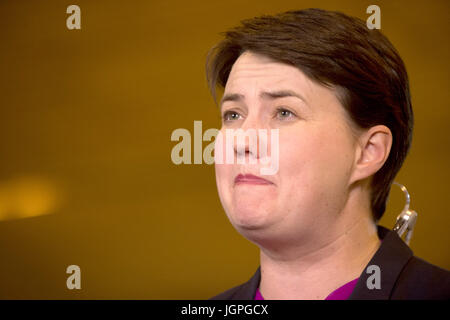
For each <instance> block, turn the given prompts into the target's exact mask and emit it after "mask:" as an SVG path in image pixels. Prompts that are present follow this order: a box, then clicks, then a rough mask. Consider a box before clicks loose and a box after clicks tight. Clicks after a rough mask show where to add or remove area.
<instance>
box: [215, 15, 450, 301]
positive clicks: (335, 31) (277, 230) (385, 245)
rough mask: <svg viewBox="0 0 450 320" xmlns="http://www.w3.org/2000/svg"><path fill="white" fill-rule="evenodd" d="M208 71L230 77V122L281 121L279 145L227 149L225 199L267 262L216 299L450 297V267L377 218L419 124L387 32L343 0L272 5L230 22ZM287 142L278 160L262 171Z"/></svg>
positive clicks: (220, 177)
mask: <svg viewBox="0 0 450 320" xmlns="http://www.w3.org/2000/svg"><path fill="white" fill-rule="evenodd" d="M207 76H208V82H209V85H210V88H211V91H212V93H213V96H214V98H215V89H216V87H217V86H221V87H223V88H224V94H223V97H222V100H221V102H220V111H221V114H222V120H223V121H222V129H221V133H222V134H224V135H223V136H225V131H227V130H237V129H242V130H243V131H247V130H255V131H257V130H260V129H266V130H267V131H269V132H275V131H276V132H277V134H278V140H277V146H276V148H275V146H274V145H273V143H271V142H269V146H268V155H267V157H266V156H264V155H262V154H261V149H260V148H255V147H254V146H252V145H251V141H250V139H247V140H248V141H247V140H245V143H244V145H243V146H242V145H241V146H239V145H236V146H234V148H233V149H232V152H233V153H234V154H233V157H234V159H235V160H236V159H237V158H243V157H244V159H246V160H248V161H245V163H242V162H239V161H233V162H232V163H229V162H226V163H224V162H220V163H216V179H217V187H218V191H219V196H220V200H221V203H222V205H223V207H224V209H225V212H226V214H227V216H228V218H229V220H230V222H231V223H232V225H233V226H234V227H235V228H236V230H237V231H238V232H240V233H241V234H242V235H243V236H244V237H246V238H247V239H248V240H250V241H252V242H253V243H255V244H256V245H257V246H258V247H259V248H260V268H258V270H257V271H256V273H255V274H254V275H253V277H252V278H251V279H250V280H249V281H248V282H246V283H244V284H242V285H240V286H238V287H235V288H232V289H230V290H228V291H226V292H224V293H222V294H219V295H218V296H216V297H214V299H348V298H350V299H433V298H438V299H447V298H450V289H449V288H450V276H449V272H448V271H446V270H443V269H440V268H438V267H435V266H433V265H431V264H428V263H427V262H424V261H423V260H420V259H418V258H416V257H414V256H413V254H412V251H411V250H410V249H409V247H408V246H407V245H406V244H404V243H403V241H402V240H401V239H400V238H399V237H398V236H397V235H396V234H395V233H394V232H392V231H389V230H387V229H385V228H382V227H377V221H378V220H379V219H380V218H381V216H382V215H383V213H384V211H385V206H386V200H387V196H388V194H389V190H390V187H391V184H392V182H393V179H394V177H395V175H396V174H397V172H398V171H399V169H400V167H401V165H402V163H403V161H404V159H405V157H406V155H407V152H408V150H409V147H410V144H411V137H412V128H413V112H412V108H411V101H410V94H409V84H408V77H407V73H406V69H405V66H404V64H403V61H402V59H401V58H400V56H399V55H398V53H397V52H396V50H395V49H394V47H393V46H392V44H391V43H390V42H389V40H388V39H387V38H385V37H384V36H383V35H382V34H381V33H380V32H379V31H378V30H376V29H374V30H369V29H368V28H367V26H366V24H365V22H363V21H361V20H359V19H356V18H351V17H348V16H346V15H344V14H342V13H338V12H329V11H324V10H319V9H308V10H301V11H290V12H286V13H283V14H279V15H276V16H262V17H258V18H254V19H250V20H246V21H244V22H243V24H242V26H239V27H237V28H234V29H232V30H231V31H228V32H227V33H226V34H225V39H224V40H223V41H222V42H221V43H219V44H218V45H217V46H216V47H215V48H214V49H213V50H212V51H211V53H210V55H209V56H208V61H207ZM257 132H259V131H257ZM258 139H261V137H259V136H258ZM268 141H269V140H268ZM233 142H234V141H233ZM274 150H277V157H276V158H277V161H279V163H277V168H278V170H277V171H276V172H275V173H274V174H271V175H262V174H261V169H262V168H263V167H267V166H270V165H271V164H270V163H269V162H270V161H273V159H275V158H274V155H273V153H274ZM216 151H218V150H216ZM220 151H221V150H220ZM271 153H272V154H271ZM269 155H270V158H268V156H269ZM262 158H268V159H269V161H264V162H263V161H259V160H262ZM251 160H255V161H253V162H252V161H251ZM265 160H267V159H265Z"/></svg>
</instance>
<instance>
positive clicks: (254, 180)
mask: <svg viewBox="0 0 450 320" xmlns="http://www.w3.org/2000/svg"><path fill="white" fill-rule="evenodd" d="M234 184H256V185H268V184H273V183H272V182H270V181H269V180H266V179H264V178H261V177H258V176H255V175H253V174H238V175H237V176H236V178H235V179H234Z"/></svg>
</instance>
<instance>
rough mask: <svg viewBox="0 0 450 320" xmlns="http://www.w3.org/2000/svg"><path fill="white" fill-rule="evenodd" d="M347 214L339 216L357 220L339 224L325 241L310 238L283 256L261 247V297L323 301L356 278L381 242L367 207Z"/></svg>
mask: <svg viewBox="0 0 450 320" xmlns="http://www.w3.org/2000/svg"><path fill="white" fill-rule="evenodd" d="M360 209H362V208H360ZM350 212H353V213H354V214H349V213H350ZM350 212H347V214H343V215H341V216H342V217H345V216H348V217H351V216H354V217H359V218H357V219H343V220H344V221H340V222H338V223H337V224H336V227H335V228H334V229H333V230H330V232H329V233H327V235H325V236H324V237H326V240H325V241H323V239H321V240H319V241H318V239H311V241H307V242H303V243H302V245H299V246H295V247H291V248H289V250H287V251H285V252H283V253H280V251H279V250H277V251H276V252H275V251H273V250H270V249H267V248H264V247H261V252H260V263H261V283H260V291H261V294H262V295H263V297H264V298H265V299H274V300H276V299H295V300H297V299H299V300H308V299H325V298H326V297H327V296H328V295H329V294H330V293H331V292H332V291H334V290H335V289H337V288H339V287H340V286H342V285H344V284H345V283H347V282H349V281H351V280H354V279H356V278H358V277H359V276H360V274H361V273H362V272H363V271H364V268H365V267H366V265H367V264H368V263H369V261H370V259H371V258H372V256H373V255H374V254H375V252H376V251H377V250H378V248H379V246H380V243H381V242H380V239H379V238H378V236H377V230H376V225H375V223H374V222H373V220H372V216H371V212H370V210H369V209H368V208H366V210H362V211H358V212H356V211H354V210H351V211H350ZM345 220H347V221H345ZM349 221H353V222H349ZM339 230H341V231H339ZM315 244H316V245H315Z"/></svg>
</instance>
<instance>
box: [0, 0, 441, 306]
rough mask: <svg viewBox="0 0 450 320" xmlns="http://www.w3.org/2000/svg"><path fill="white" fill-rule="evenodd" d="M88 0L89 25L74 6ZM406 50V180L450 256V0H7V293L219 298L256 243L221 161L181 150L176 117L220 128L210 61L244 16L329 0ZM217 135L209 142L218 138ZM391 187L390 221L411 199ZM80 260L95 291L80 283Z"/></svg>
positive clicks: (1, 22) (427, 232)
mask: <svg viewBox="0 0 450 320" xmlns="http://www.w3.org/2000/svg"><path fill="white" fill-rule="evenodd" d="M70 4H77V5H79V6H80V8H81V30H68V29H67V28H66V18H67V17H68V16H69V15H68V14H67V13H66V8H67V6H69V5H70ZM371 4H378V5H379V6H380V8H381V31H382V32H383V33H384V34H385V35H387V36H388V38H389V39H390V40H391V41H392V42H393V44H394V45H395V46H396V48H397V49H398V51H399V52H400V54H401V56H402V58H403V59H404V61H405V63H406V66H407V69H408V72H409V76H410V83H411V91H412V100H413V107H414V111H415V117H416V121H415V131H414V138H413V145H412V149H411V152H410V154H409V156H408V158H407V160H406V162H405V164H404V166H403V169H402V171H401V172H400V174H399V175H398V177H397V179H396V180H397V181H399V182H401V183H403V184H405V185H406V186H407V187H408V190H409V191H410V193H411V196H412V203H411V207H412V208H413V209H415V210H416V211H418V213H419V220H418V224H417V227H416V230H415V235H414V237H413V240H412V243H411V246H412V249H413V250H414V252H415V254H416V255H418V256H419V257H422V258H424V259H426V260H428V261H430V262H432V263H434V264H437V265H439V266H441V267H444V268H447V269H448V268H450V253H449V250H448V244H449V240H450V234H449V232H448V231H449V224H450V215H449V213H448V212H447V211H448V210H447V203H446V201H447V196H448V194H447V193H448V187H447V183H448V181H449V169H448V164H449V163H450V152H449V148H448V147H449V135H448V132H447V128H448V127H447V126H448V125H449V118H450V109H449V107H448V101H450V97H449V91H448V88H449V62H448V61H449V59H450V55H449V42H448V40H446V39H447V35H448V34H449V31H450V30H449V20H448V12H449V2H448V1H446V0H441V1H439V0H433V1H341V0H340V1H327V0H320V1H303V0H295V1H284V0H279V1H256V0H254V1H246V2H242V1H238V0H228V1H162V0H159V1H156V0H152V1H81V0H76V1H56V0H55V1H12V0H10V1H6V0H2V1H0V40H1V44H0V45H1V50H0V155H1V156H0V219H1V220H0V298H25V299H28V298H31V299H35V298H39V299H47V298H58V299H77V298H81V299H87V298H89V299H205V298H209V297H211V296H213V295H215V294H217V293H219V292H221V291H223V290H225V289H228V288H230V287H231V286H233V285H236V284H239V283H241V282H243V281H246V280H247V279H248V278H249V277H250V276H251V275H252V274H253V272H254V270H255V268H256V267H257V266H258V264H259V261H258V248H257V247H256V246H254V245H252V244H251V243H249V242H248V241H247V240H245V239H244V238H243V237H241V236H240V235H239V234H238V233H237V232H236V231H235V230H234V229H233V227H232V226H231V225H230V224H229V222H228V220H227V218H226V216H225V214H224V212H223V210H222V207H221V205H220V202H219V199H218V196H217V191H216V185H215V176H214V168H213V166H209V165H206V164H202V165H180V166H177V165H175V164H173V163H172V162H171V158H170V152H171V149H172V147H173V146H174V145H175V144H176V142H172V141H170V136H171V133H172V131H173V130H174V129H176V128H186V129H188V130H190V131H191V132H193V124H194V120H202V121H203V130H206V129H207V128H219V127H220V118H219V113H218V111H217V110H216V107H215V105H214V103H213V100H212V98H211V97H210V96H209V93H208V90H207V86H206V82H205V76H204V63H205V57H206V54H207V52H208V50H209V49H210V48H211V47H212V46H213V45H214V44H215V43H216V42H217V41H219V40H220V39H221V36H220V34H219V33H220V32H223V31H225V30H227V29H228V28H230V27H233V26H235V25H237V24H238V23H239V21H240V20H242V19H245V18H251V17H254V16H257V15H261V14H273V13H278V12H282V11H286V10H290V9H302V8H308V7H319V8H323V9H329V10H338V11H342V12H344V13H347V14H349V15H352V16H357V17H360V18H362V19H363V20H366V19H367V17H368V15H367V14H366V8H367V7H368V6H369V5H371ZM206 145H207V143H204V146H206ZM403 201H404V199H403V195H402V193H401V191H399V190H397V189H393V191H392V194H391V198H390V201H389V204H388V205H389V206H388V212H387V213H386V214H385V216H384V218H383V219H382V221H381V224H382V225H384V226H386V227H389V228H392V226H393V224H394V222H395V218H396V216H397V214H398V213H399V211H400V210H401V209H402V207H403ZM71 264H76V265H79V266H80V267H81V276H82V277H81V279H82V281H81V285H82V290H72V291H71V290H68V289H67V288H66V278H67V277H68V275H67V274H66V272H65V271H66V267H67V266H68V265H71Z"/></svg>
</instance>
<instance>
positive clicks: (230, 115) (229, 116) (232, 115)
mask: <svg viewBox="0 0 450 320" xmlns="http://www.w3.org/2000/svg"><path fill="white" fill-rule="evenodd" d="M240 117H241V115H240V114H239V113H237V112H235V111H226V112H225V113H224V114H223V120H224V121H233V120H238V119H240Z"/></svg>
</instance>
